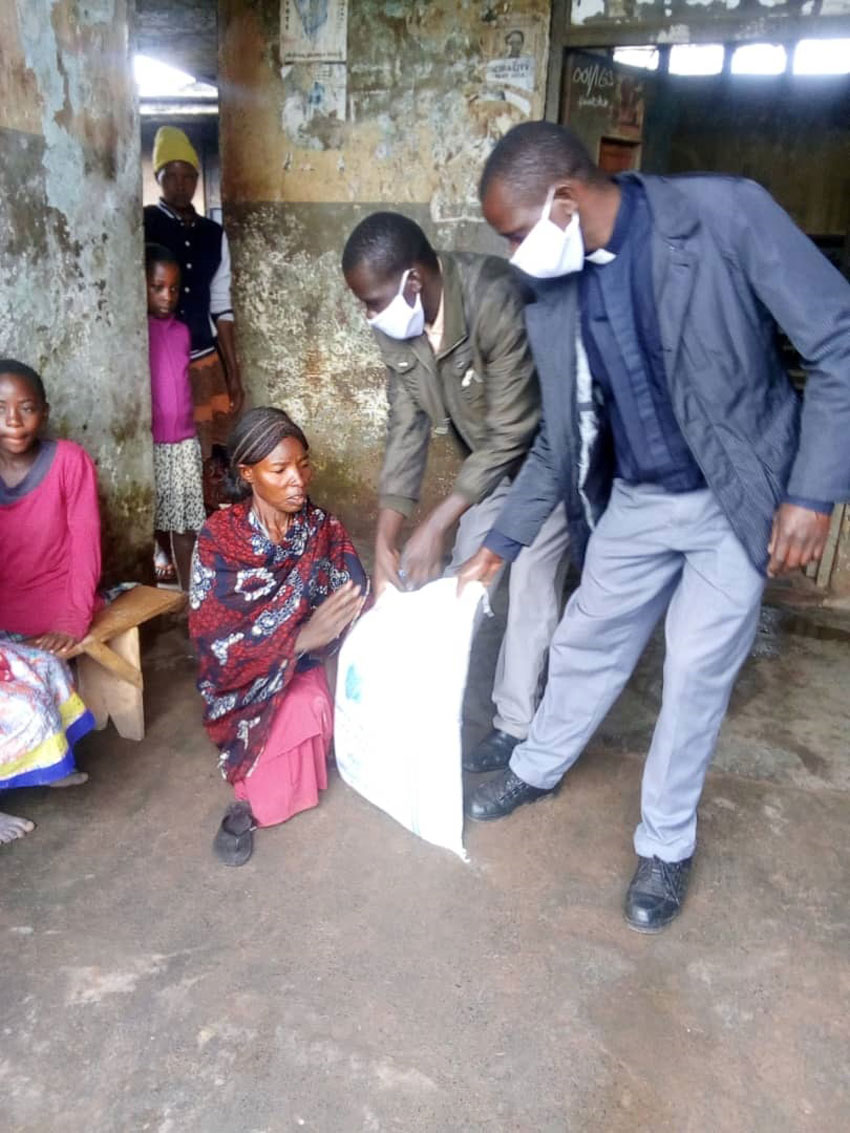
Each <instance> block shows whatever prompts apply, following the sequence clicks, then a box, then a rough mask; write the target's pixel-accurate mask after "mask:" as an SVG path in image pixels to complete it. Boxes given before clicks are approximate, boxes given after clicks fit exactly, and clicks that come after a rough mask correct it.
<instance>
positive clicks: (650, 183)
mask: <svg viewBox="0 0 850 1133" xmlns="http://www.w3.org/2000/svg"><path fill="white" fill-rule="evenodd" d="M481 199H482V205H483V210H484V215H485V217H486V218H487V220H488V222H489V223H490V224H491V225H492V226H493V227H494V228H495V229H496V231H498V232H500V233H501V234H502V235H503V236H505V237H506V238H507V239H508V241H509V243H510V244H511V246H512V248H513V249H514V262H515V263H516V265H517V266H518V267H520V268H522V269H523V270H525V271H526V272H527V273H528V274H529V275H531V276H533V277H536V283H535V286H536V294H537V301H536V302H535V303H533V304H532V305H531V306H530V307H529V308H528V309H527V315H526V320H527V325H528V332H529V340H530V342H531V345H532V350H533V352H534V356H535V362H536V364H537V369H538V374H539V377H540V382H541V391H542V397H543V422H542V424H541V428H540V431H539V433H538V436H537V439H536V442H535V444H534V447H533V449H532V451H531V453H530V455H529V457H528V459H527V461H526V463H525V465H524V467H523V469H522V471H521V473H520V475H519V476H518V477H517V480H516V482H515V484H514V486H513V489H512V491H511V494H510V496H509V497H508V499H507V501H506V503H505V505H504V509H503V511H502V513H501V515H500V516H499V518H498V519H497V521H496V523H495V525H494V527H493V529H492V530H491V532H490V534H489V535H488V536H487V538H486V539H485V542H484V545H483V547H482V548H481V550H480V551H479V552H478V553H477V554H476V555H475V556H474V557H473V558H472V559H470V560H469V561H468V563H467V564H465V566H464V567H463V568H462V570H461V575H460V577H461V581H462V583H463V582H465V581H469V580H472V579H480V580H482V581H484V582H487V581H488V580H489V579H490V578H491V577H492V576H493V575H494V574H495V572H496V571H497V570H498V569H499V568H500V567H501V566H502V564H503V562H504V561H505V560H510V559H512V558H514V557H515V556H516V554H517V553H518V552H519V550H520V548H521V547H523V546H527V545H528V543H529V542H530V541H531V540H532V539H533V538H534V536H535V534H536V532H537V530H538V529H539V526H540V524H541V523H543V522H544V520H545V519H546V517H547V515H548V514H549V512H550V511H551V509H552V507H554V506H555V504H556V503H558V502H560V501H561V500H563V501H564V502H565V504H566V509H567V516H568V520H569V523H570V527H571V546H572V548H573V553H574V554H577V555H578V556H579V557H580V558H583V574H582V581H581V585H580V587H579V589H578V590H577V591H576V592H575V594H574V595H573V596H572V598H571V600H570V603H569V605H568V607H567V611H566V613H565V615H564V618H563V620H562V622H561V624H560V626H559V627H558V629H557V631H556V633H555V636H554V638H553V641H552V644H551V647H550V661H549V684H548V688H547V691H546V695H545V697H544V700H543V702H542V704H541V706H540V708H539V710H538V712H537V715H536V716H535V719H534V722H533V724H532V728H531V731H530V734H529V736H528V738H527V739H526V740H525V741H524V742H523V743H521V744H520V745H519V746H518V747H516V748H515V749H514V752H513V755H512V756H511V759H510V763H509V764H508V765H507V766H506V767H505V768H504V769H503V771H501V772H500V774H499V775H497V776H496V777H495V779H491V780H490V781H489V782H487V783H485V784H483V785H482V786H480V787H479V788H478V789H477V790H476V791H474V792H473V793H472V795H471V796H470V798H469V799H468V800H467V813H468V814H469V815H470V817H472V818H475V819H482V820H483V819H495V818H501V817H503V816H504V815H507V814H509V813H511V811H513V810H514V809H515V808H516V807H517V806H519V805H521V804H522V803H526V802H531V801H533V800H534V799H537V798H540V797H541V796H543V795H545V794H548V793H550V792H551V791H552V790H554V789H555V787H556V786H557V784H558V783H559V781H560V779H561V777H562V776H563V774H564V773H565V772H566V771H567V770H568V768H569V767H570V766H571V765H572V764H573V763H574V762H575V760H576V759H577V758H578V757H579V755H580V754H581V752H582V750H583V748H584V747H585V745H586V744H587V742H588V741H589V739H590V738H591V736H592V735H593V732H594V731H595V729H596V728H597V726H598V725H599V723H600V722H601V721H602V719H603V718H604V716H605V715H606V713H607V711H608V709H609V708H610V706H611V705H612V704H613V702H614V700H615V699H616V697H617V696H618V694H619V693H620V691H621V689H622V688H623V685H624V684H625V683H626V681H627V680H628V678H629V676H630V674H631V672H632V670H633V668H634V666H635V664H636V663H637V660H638V658H639V656H640V654H641V652H642V651H643V648H644V646H645V645H646V642H647V640H648V638H649V636H650V634H651V633H652V630H653V628H654V627H655V625H656V623H657V622H658V620H659V618H660V617H661V616H662V614H664V612H665V611H666V623H665V629H666V641H667V654H666V659H665V665H664V694H663V702H662V707H661V712H660V714H659V717H658V722H657V725H656V729H655V734H654V736H653V740H652V745H651V747H650V751H649V754H648V757H647V761H646V765H645V769H644V775H643V783H642V796H641V821H640V823H639V825H638V827H637V830H636V831H635V849H636V851H637V855H638V866H637V870H636V872H635V875H634V877H633V879H632V882H631V885H630V886H629V890H628V893H627V895H626V903H625V915H626V920H627V922H628V924H629V925H630V926H631V927H632V928H635V929H637V930H638V931H643V932H657V931H659V930H660V929H662V928H663V927H664V926H665V925H666V924H668V923H669V922H670V921H671V920H672V919H673V918H674V917H675V916H676V915H677V913H678V912H679V909H680V907H681V904H682V902H683V900H684V897H685V892H686V888H687V881H688V876H689V872H690V867H691V861H692V857H693V854H694V850H695V847H696V811H697V804H698V802H699V797H700V794H701V791H702V787H703V783H704V780H705V775H706V772H707V769H708V765H709V763H710V760H711V757H712V754H713V752H714V746H715V742H716V739H717V734H718V732H719V729H720V725H721V723H722V721H723V717H724V715H725V712H726V707H727V705H728V702H729V696H730V694H731V691H732V686H733V684H734V681H735V678H736V676H737V674H738V671H739V669H740V667H741V665H742V664H743V662H744V660H745V658H746V656H747V654H748V653H749V650H750V647H751V645H752V642H753V637H754V635H755V631H756V627H757V624H758V614H759V607H760V602H761V595H762V589H763V583H764V575H765V573H767V574H768V575H770V576H773V575H777V574H780V573H782V572H784V571H787V570H794V569H796V568H799V567H803V566H806V565H807V564H808V563H810V562H813V561H815V560H817V559H818V558H819V557H820V556H821V554H822V552H823V547H824V544H825V542H826V537H827V534H828V529H829V516H830V512H831V509H832V504H833V502H834V501H835V500H840V499H846V498H847V497H848V496H850V443H848V437H850V287H848V285H847V283H846V282H845V281H844V280H843V278H842V277H841V276H840V274H839V273H838V272H837V271H835V269H834V268H832V267H831V266H830V264H829V263H828V262H827V261H826V260H825V259H824V257H823V256H821V254H820V253H819V252H818V251H817V249H816V248H815V247H814V245H813V244H812V243H811V242H810V241H809V240H808V239H807V238H806V237H805V236H804V235H803V234H802V233H801V232H800V231H799V230H798V229H797V228H796V227H795V225H794V224H793V222H792V221H791V219H790V218H789V217H788V216H787V215H786V214H785V213H784V212H783V211H782V209H781V208H779V206H778V205H777V204H776V203H775V202H774V201H773V200H772V198H771V197H770V196H769V195H768V194H767V193H766V192H765V191H764V190H763V189H761V188H760V187H759V186H757V185H755V184H754V183H752V182H750V181H745V180H740V179H736V178H730V177H716V176H693V177H678V178H662V177H649V176H640V175H636V174H628V175H623V176H620V177H618V178H616V179H610V178H608V177H606V176H605V175H603V174H602V173H601V172H600V171H599V170H598V169H597V168H596V167H595V166H594V164H593V163H592V161H591V159H590V157H589V155H588V154H587V151H586V150H585V149H584V147H583V145H582V144H581V142H580V141H579V140H578V138H577V137H576V136H575V135H574V134H573V133H572V132H571V131H569V130H567V129H564V128H563V127H560V126H555V125H554V124H552V123H547V122H534V123H526V124H524V125H522V126H517V127H515V128H514V129H513V130H511V131H510V132H509V133H508V134H507V135H506V136H505V137H504V138H503V139H502V140H501V141H500V142H499V144H498V145H497V146H496V148H495V149H494V151H493V153H492V154H491V156H490V158H489V159H488V162H487V164H486V166H485V169H484V173H483V175H482V180H481ZM776 324H779V326H781V327H782V329H783V330H784V331H785V332H786V333H787V334H788V336H789V337H790V339H791V340H792V342H793V343H794V345H795V346H796V348H797V349H798V351H799V352H800V354H801V355H802V357H803V359H804V362H805V365H806V369H807V371H808V383H807V389H806V396H805V400H804V402H803V404H802V405H801V404H800V402H799V400H798V398H797V396H796V394H795V393H794V391H793V389H792V387H791V385H790V383H789V381H788V378H787V375H786V373H785V371H784V369H783V366H782V363H781V360H780V356H779V352H778V349H777V345H776V334H775V331H776ZM585 549H586V554H585Z"/></svg>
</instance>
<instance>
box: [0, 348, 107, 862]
mask: <svg viewBox="0 0 850 1133" xmlns="http://www.w3.org/2000/svg"><path fill="white" fill-rule="evenodd" d="M48 412H49V407H48V404H47V397H46V395H45V391H44V384H43V382H42V380H41V378H40V377H39V375H38V374H37V373H36V372H35V370H33V369H31V368H30V367H29V366H26V365H24V364H23V363H22V362H17V361H15V360H13V359H10V358H4V359H0V547H2V554H0V644H1V645H2V656H1V657H0V697H2V711H0V717H2V725H0V790H7V789H9V788H11V787H15V786H25V785H30V784H32V783H35V782H38V783H48V782H51V783H53V785H56V786H70V785H72V784H76V783H81V782H84V781H85V779H86V776H85V775H84V774H83V773H82V772H75V771H74V764H73V754H72V752H71V750H70V748H69V746H68V745H69V743H72V742H73V740H74V739H78V738H79V736H80V735H81V734H82V732H81V729H82V728H83V726H84V725H83V723H82V721H84V720H86V719H88V720H89V721H90V717H88V714H87V713H86V712H85V709H84V707H83V706H82V702H79V701H78V698H76V697H74V696H73V695H72V686H71V678H70V672H69V670H68V668H67V666H66V665H64V664H62V659H63V658H67V657H68V655H69V654H70V652H71V650H72V649H73V648H74V646H75V645H76V644H77V642H78V641H80V640H81V639H82V638H83V637H84V636H85V635H86V633H87V632H88V628H89V625H90V623H91V620H92V615H93V614H94V610H95V606H96V602H97V599H96V587H97V582H98V579H99V577H100V518H99V513H98V505H97V478H96V474H95V468H94V463H93V462H92V460H91V458H90V457H89V455H88V454H87V453H86V452H85V451H84V450H83V449H82V448H80V446H79V445H76V444H74V443H73V441H62V440H59V441H54V440H47V439H45V438H44V437H43V436H42V430H43V428H44V426H45V424H46V422H47V417H48ZM22 640H23V641H24V644H23V645H21V644H20V643H21V641H22ZM16 642H17V643H18V644H14V643H16ZM45 654H48V655H52V657H51V656H46V655H45ZM27 705H28V706H29V707H26V706H27ZM33 713H34V715H33ZM28 716H29V717H31V718H30V719H29V720H28V719H27V717H28ZM90 726H91V725H90V723H89V724H87V726H86V728H85V730H88V727H90ZM45 745H47V746H45ZM32 776H35V778H33V777H32ZM7 817H8V816H7ZM16 821H17V822H18V823H19V825H18V827H16V828H15V829H16V830H17V833H12V836H13V837H19V836H20V834H21V833H26V832H27V830H29V829H31V828H32V826H31V824H27V823H24V820H16ZM20 823H24V825H23V827H21V826H20ZM8 833H9V829H7V835H8ZM0 839H2V840H4V841H5V840H8V837H4V836H3V834H2V832H0Z"/></svg>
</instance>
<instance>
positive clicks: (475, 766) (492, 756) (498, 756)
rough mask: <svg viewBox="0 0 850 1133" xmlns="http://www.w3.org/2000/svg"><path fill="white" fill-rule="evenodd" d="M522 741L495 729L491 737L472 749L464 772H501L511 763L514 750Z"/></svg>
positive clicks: (465, 761)
mask: <svg viewBox="0 0 850 1133" xmlns="http://www.w3.org/2000/svg"><path fill="white" fill-rule="evenodd" d="M520 742H521V741H520V740H518V739H517V738H516V736H510V735H508V733H507V732H500V731H499V729H498V728H494V729H493V731H492V732H491V733H490V735H489V736H486V737H485V738H484V739H483V740H482V741H481V743H480V744H479V745H478V746H477V747H474V748H473V749H472V751H471V752H470V753H469V755H467V756H466V758H465V759H464V761H463V769H464V771H501V770H502V768H503V767H507V766H508V764H509V763H510V761H511V756H512V755H513V750H514V748H515V747H516V745H517V744H518V743H520Z"/></svg>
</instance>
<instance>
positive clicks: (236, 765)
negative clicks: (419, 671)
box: [189, 409, 366, 865]
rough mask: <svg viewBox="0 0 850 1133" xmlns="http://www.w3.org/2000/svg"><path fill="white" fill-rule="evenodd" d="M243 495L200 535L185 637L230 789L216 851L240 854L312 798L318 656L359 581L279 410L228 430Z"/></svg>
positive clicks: (319, 752) (361, 592)
mask: <svg viewBox="0 0 850 1133" xmlns="http://www.w3.org/2000/svg"><path fill="white" fill-rule="evenodd" d="M229 448H230V458H231V467H232V469H233V470H234V472H235V473H237V474H238V477H239V483H240V485H241V486H242V488H243V491H244V493H245V494H246V495H247V498H246V499H243V500H241V501H240V502H239V503H236V504H234V505H233V506H232V507H230V508H227V509H225V510H222V511H219V512H217V513H216V514H215V515H213V516H211V517H210V519H208V520H207V523H206V524H205V526H204V527H203V528H202V529H201V532H200V535H199V537H198V543H197V549H196V552H195V560H194V564H193V569H192V585H191V590H190V595H189V632H190V634H191V636H192V638H193V640H194V642H195V645H196V648H197V652H198V663H199V678H198V688H199V689H200V692H201V696H202V697H203V700H204V724H205V726H206V729H207V732H208V733H209V735H210V738H211V739H212V740H213V741H214V742H215V743H216V744H217V745H218V748H219V750H220V752H221V759H220V766H221V769H222V772H223V774H224V776H225V778H226V779H227V780H228V781H229V782H230V783H231V784H232V785H233V789H234V793H235V795H236V799H237V800H238V801H237V802H236V803H235V804H233V805H231V806H230V807H229V808H228V811H227V813H226V814H225V816H224V820H223V821H222V824H221V828H220V830H219V832H218V834H217V835H216V839H215V850H216V853H217V854H218V856H219V857H220V858H221V859H222V861H224V862H225V863H226V864H228V865H242V864H243V863H244V862H246V861H247V860H248V858H249V857H250V856H251V850H252V833H251V831H252V829H253V828H254V827H256V826H273V825H274V824H276V823H278V822H285V821H286V819H287V818H290V817H291V816H292V815H293V814H297V813H298V812H299V811H301V810H306V809H308V808H309V807H313V806H316V805H317V803H318V801H319V791H320V790H322V789H324V788H325V787H326V786H327V756H328V751H329V748H330V741H331V735H332V729H333V706H332V702H331V698H330V693H329V691H328V685H327V680H326V678H325V671H324V667H323V665H322V656H323V655H324V654H327V653H328V652H331V651H332V649H331V647H332V646H333V645H334V644H335V643H336V642H337V639H338V638H339V637H340V635H341V634H342V633H343V632H344V631H345V629H346V628H347V627H348V626H349V625H350V624H351V622H352V621H353V620H354V619H355V618H356V617H357V615H358V614H359V612H360V609H361V607H362V605H363V601H364V596H365V590H366V576H365V573H364V571H363V567H362V566H361V564H360V560H359V559H358V557H357V554H356V552H355V550H354V547H353V546H352V543H351V540H350V539H349V537H348V534H347V533H346V531H345V528H344V527H343V526H342V524H341V523H340V522H339V520H338V519H335V518H334V517H333V516H332V515H328V514H327V512H325V511H323V510H322V509H321V508H318V507H316V506H315V505H314V504H312V503H311V502H310V500H309V499H308V497H307V488H308V486H309V483H310V478H311V469H310V461H309V456H308V445H307V439H306V437H305V436H304V434H303V433H302V431H301V430H300V429H299V428H298V426H297V425H296V424H294V423H293V421H292V420H291V419H290V418H289V417H288V416H287V415H286V413H284V412H283V411H282V410H280V409H252V410H250V411H249V412H248V413H246V414H245V416H244V417H243V418H242V420H241V421H240V422H239V424H238V425H237V426H236V428H235V429H234V431H233V434H232V436H231V438H230V445H229Z"/></svg>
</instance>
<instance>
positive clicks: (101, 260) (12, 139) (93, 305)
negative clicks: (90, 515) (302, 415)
mask: <svg viewBox="0 0 850 1133" xmlns="http://www.w3.org/2000/svg"><path fill="white" fill-rule="evenodd" d="M128 38H129V32H128V2H127V0H88V2H87V3H86V4H84V5H81V4H79V3H75V2H73V0H17V3H16V2H15V0H0V354H2V355H4V356H6V355H10V356H12V357H17V358H20V359H21V360H22V361H25V362H27V363H29V364H30V365H32V366H34V367H35V368H36V369H38V370H39V371H40V372H41V373H42V374H43V376H44V380H45V384H46V386H47V391H48V396H49V399H50V403H51V409H52V411H51V424H52V429H53V431H54V433H55V434H57V435H60V436H64V437H69V438H71V439H73V440H75V441H78V442H79V443H80V444H82V445H84V446H85V447H86V449H88V451H89V452H90V453H91V455H92V456H93V457H94V459H95V460H96V462H97V465H98V470H99V477H100V487H101V496H102V504H103V508H102V511H103V523H104V552H105V573H106V574H107V575H108V576H112V577H114V576H116V575H121V576H123V577H138V576H139V572H140V570H141V569H142V563H143V560H144V559H147V558H148V557H149V549H150V545H151V528H152V479H153V475H152V467H151V438H150V402H149V384H150V383H149V378H148V371H147V337H146V325H145V303H144V283H143V277H142V270H141V267H140V264H141V262H142V235H141V200H140V187H141V185H140V172H139V170H140V164H139V123H138V115H137V110H136V105H135V96H134V92H133V90H132V88H131V86H130V68H129V44H128Z"/></svg>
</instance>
